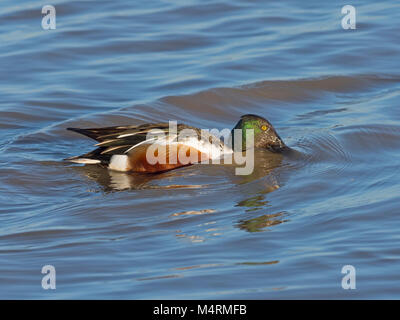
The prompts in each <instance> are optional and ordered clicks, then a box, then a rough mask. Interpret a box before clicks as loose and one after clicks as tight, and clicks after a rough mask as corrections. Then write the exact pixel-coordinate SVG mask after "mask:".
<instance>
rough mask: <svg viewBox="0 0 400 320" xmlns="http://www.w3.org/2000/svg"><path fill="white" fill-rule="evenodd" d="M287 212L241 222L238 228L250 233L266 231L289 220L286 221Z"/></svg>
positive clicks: (264, 215)
mask: <svg viewBox="0 0 400 320" xmlns="http://www.w3.org/2000/svg"><path fill="white" fill-rule="evenodd" d="M285 214H286V212H278V213H273V214H263V215H261V216H259V217H256V218H251V219H248V220H241V221H239V223H238V224H237V226H238V228H239V229H241V230H245V231H248V232H260V231H265V230H266V228H269V227H272V226H275V225H277V224H281V223H282V222H286V221H288V220H285V219H284V216H285Z"/></svg>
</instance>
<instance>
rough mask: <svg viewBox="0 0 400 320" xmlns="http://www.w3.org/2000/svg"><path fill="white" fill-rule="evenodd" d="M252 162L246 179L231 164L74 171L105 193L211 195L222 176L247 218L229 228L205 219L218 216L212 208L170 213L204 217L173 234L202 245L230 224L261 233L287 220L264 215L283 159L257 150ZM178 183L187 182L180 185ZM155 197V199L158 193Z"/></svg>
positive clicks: (280, 214) (279, 214) (177, 216)
mask: <svg viewBox="0 0 400 320" xmlns="http://www.w3.org/2000/svg"><path fill="white" fill-rule="evenodd" d="M255 159H256V162H255V167H254V170H253V172H252V174H250V175H246V176H236V175H235V174H234V172H235V166H234V165H231V166H227V165H209V166H208V168H203V167H202V165H201V164H200V165H198V166H197V167H196V166H192V167H186V168H181V169H178V170H172V171H168V172H164V173H159V174H140V173H124V172H116V171H111V170H107V169H105V168H101V167H97V166H85V167H75V168H76V169H77V170H78V171H80V172H81V173H82V174H84V175H85V176H86V177H87V178H89V179H90V180H93V181H96V183H97V184H98V185H99V186H100V187H101V188H102V190H103V191H105V192H112V191H113V192H115V191H123V190H140V189H154V190H155V191H156V189H179V188H198V189H200V188H204V190H206V192H210V189H212V188H213V185H212V183H211V182H215V181H214V180H215V179H218V177H221V180H222V181H223V183H224V185H223V187H222V188H223V190H225V191H223V192H225V193H224V196H230V193H231V191H230V189H227V188H226V184H227V183H228V184H231V185H233V186H236V187H237V190H238V191H237V192H236V194H234V197H235V198H236V199H237V195H238V194H239V195H240V194H242V197H241V199H240V200H235V201H236V204H234V207H237V208H243V209H242V210H243V213H244V214H245V215H246V218H240V219H239V220H237V219H236V221H230V222H229V225H226V224H224V223H223V222H221V220H220V219H219V218H217V219H213V218H209V217H208V216H209V215H210V214H211V215H213V216H215V215H218V211H219V210H218V209H214V208H213V207H211V208H209V207H207V208H199V206H198V205H199V203H197V207H196V208H187V207H186V208H180V209H181V210H179V209H178V210H177V212H176V213H174V214H170V219H185V218H187V217H189V218H190V217H194V216H199V215H201V216H203V215H204V218H203V219H200V221H201V223H197V224H196V226H190V224H189V225H183V226H180V228H181V229H179V230H177V231H176V237H177V238H180V239H182V238H185V239H189V240H190V241H191V242H203V241H205V240H206V239H209V238H212V237H219V236H223V235H224V233H225V232H226V230H228V229H231V228H232V225H233V226H234V227H236V228H238V229H240V230H243V231H247V232H260V231H265V230H269V229H270V228H271V227H272V226H275V225H278V224H280V223H282V222H285V221H287V220H285V215H286V214H285V212H277V213H266V211H267V210H270V205H269V202H268V200H267V195H268V194H269V193H271V192H273V191H275V190H277V189H278V188H280V181H279V180H280V178H279V170H277V169H279V168H281V167H282V162H283V156H282V155H281V154H271V153H270V152H263V151H258V152H257V154H256V156H255ZM216 177H217V178H216ZM179 182H180V183H182V182H189V183H188V184H183V183H182V184H179ZM199 182H201V183H199ZM190 183H193V184H190ZM196 183H199V184H196ZM208 183H210V184H208ZM216 185H217V184H216ZM219 186H220V185H218V187H219ZM228 190H229V191H228ZM211 191H212V190H211ZM176 192H178V191H176ZM226 192H229V193H226ZM195 194H196V193H194V195H195ZM154 196H155V197H157V193H155V194H154ZM177 196H179V194H177ZM200 205H201V204H200ZM177 208H179V205H177ZM182 209H184V211H182ZM210 219H211V220H212V221H211V220H210ZM189 220H191V219H189ZM193 220H195V219H193Z"/></svg>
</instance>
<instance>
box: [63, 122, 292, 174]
mask: <svg viewBox="0 0 400 320" xmlns="http://www.w3.org/2000/svg"><path fill="white" fill-rule="evenodd" d="M67 129H68V130H72V131H75V132H78V133H81V134H83V135H85V136H88V137H90V138H92V139H94V140H96V141H98V142H99V143H98V144H96V146H97V147H98V148H97V149H95V150H93V151H91V152H89V153H86V154H83V155H81V156H77V157H72V158H68V159H65V160H67V161H71V162H75V163H83V164H101V165H103V166H106V167H108V168H109V169H112V170H117V171H133V172H149V173H155V172H162V171H167V170H171V169H175V168H179V167H182V166H186V165H191V164H194V163H198V162H201V161H204V160H213V159H216V158H220V157H223V156H224V155H227V154H232V153H233V150H232V148H230V147H228V146H227V145H226V144H224V142H223V141H221V140H220V139H219V138H217V137H216V136H215V135H212V134H210V133H208V132H205V131H203V130H200V129H198V128H194V127H191V126H187V125H184V124H178V125H177V126H176V127H175V128H174V129H173V130H171V126H170V124H169V123H146V124H142V125H137V126H116V127H106V128H93V129H78V128H67ZM235 129H241V130H242V131H241V134H242V144H241V148H240V147H239V148H240V149H241V151H242V150H246V149H249V148H251V147H253V146H254V147H256V148H265V149H268V150H270V151H272V152H281V151H283V150H285V149H286V148H287V147H286V146H285V144H284V143H283V141H282V139H281V138H280V137H279V135H278V134H277V133H276V131H275V129H274V127H273V126H272V124H271V123H270V122H269V121H268V120H266V119H264V118H262V117H260V116H256V115H252V114H246V115H243V116H242V117H241V118H240V120H239V121H238V123H237V124H236V126H235V127H234V128H233V129H232V140H234V139H233V138H234V137H235V135H234V130H235ZM246 129H253V130H254V145H253V146H249V145H247V146H246V132H247V131H246ZM185 131H190V132H191V134H186V133H185V134H184V135H183V136H182V134H183V133H184V132H185ZM193 133H194V134H193ZM148 134H151V136H150V138H149V135H148ZM182 137H183V138H182ZM233 142H234V141H232V145H234V143H233ZM152 146H153V147H152ZM154 146H156V149H154ZM163 147H164V148H163ZM149 148H153V150H152V154H154V156H155V157H160V156H164V159H166V161H165V162H161V161H158V162H157V161H156V162H155V161H152V160H149V158H148V157H147V156H148V151H149V150H150V149H149ZM161 153H163V154H161ZM182 154H183V155H184V156H188V155H189V154H190V157H189V159H187V157H186V158H185V157H183V158H185V159H186V161H182V157H180V155H182ZM193 155H194V157H193ZM174 159H175V161H174Z"/></svg>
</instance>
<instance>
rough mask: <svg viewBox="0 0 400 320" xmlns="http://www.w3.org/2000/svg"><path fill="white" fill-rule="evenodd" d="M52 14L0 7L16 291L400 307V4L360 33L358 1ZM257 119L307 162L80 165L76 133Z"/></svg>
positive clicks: (8, 243) (2, 174)
mask: <svg viewBox="0 0 400 320" xmlns="http://www.w3.org/2000/svg"><path fill="white" fill-rule="evenodd" d="M46 4H49V3H47V2H45V1H18V3H17V4H16V3H15V2H13V1H2V3H1V4H0V19H1V21H2V23H1V30H0V41H1V46H0V70H1V73H0V96H1V100H0V130H1V131H0V132H1V134H0V151H1V153H0V163H1V167H0V203H1V207H0V298H3V299H4V298H24V299H32V298H40V299H41V298H46V299H47V298H48V299H55V298H113V299H114V298H115V299H116V298H119V299H171V298H174V299H175V298H176V299H191V298H196V299H225V298H228V299H229V298H235V299H240V298H254V299H266V298H268V299H275V298H295V299H296V298H314V299H319V298H329V299H332V298H335V299H347V298H379V299H381V298H399V297H400V289H399V288H400V276H399V268H398V266H399V259H400V249H399V240H400V236H399V233H398V230H399V229H400V219H399V207H400V198H399V196H398V195H399V193H400V184H399V181H400V170H399V161H400V139H399V138H400V125H399V120H400V111H399V110H400V109H399V104H400V74H399V70H400V68H399V67H400V62H399V61H400V59H399V53H400V44H399V41H398V35H399V31H400V23H399V21H400V5H399V4H398V3H396V2H390V1H380V2H376V1H370V0H367V1H363V2H362V3H360V4H357V5H356V9H357V29H356V30H343V29H342V27H341V19H342V17H343V16H342V15H341V8H342V6H343V5H346V4H348V3H346V2H342V1H330V2H328V3H324V2H320V1H307V3H300V2H298V1H280V2H276V1H275V2H266V1H233V2H232V1H225V0H222V1H162V0H155V1H135V2H132V1H115V2H110V1H65V0H54V1H52V3H51V4H52V5H54V6H55V7H56V10H57V29H56V30H47V31H45V30H42V28H41V18H42V15H41V8H42V6H43V5H46ZM245 113H255V114H259V115H261V116H264V117H267V118H268V119H269V120H270V121H271V122H272V123H273V124H274V126H275V127H276V129H277V131H278V132H279V134H280V136H281V137H282V138H283V140H284V141H285V142H286V143H287V144H288V145H289V146H290V147H291V148H293V149H294V150H296V151H297V152H298V153H297V155H295V156H284V157H282V156H281V155H271V154H269V153H268V152H263V151H259V152H257V161H256V168H255V170H254V172H253V173H252V174H251V175H249V176H237V175H235V172H234V168H233V167H232V166H222V165H221V166H217V165H209V166H206V165H196V166H191V167H186V168H181V169H178V170H175V171H170V172H167V173H163V174H160V175H156V176H148V175H139V174H124V173H117V172H111V171H107V170H106V169H103V168H99V167H96V166H79V165H74V164H69V163H65V162H63V161H62V159H63V158H66V157H69V156H73V155H77V154H81V153H83V152H86V151H89V150H90V148H92V144H93V141H91V140H90V139H87V138H85V137H83V136H79V135H77V134H75V133H72V132H68V131H66V130H65V128H67V127H96V126H110V125H120V124H140V123H144V122H156V121H168V120H178V121H180V122H184V123H187V124H189V125H193V126H198V127H201V128H209V129H212V128H218V129H223V128H231V127H233V126H234V124H235V123H236V121H237V120H238V118H239V117H240V115H242V114H245ZM47 264H50V265H53V266H54V267H55V268H56V272H57V273H56V274H57V278H56V279H57V289H56V290H43V289H42V287H41V280H42V276H43V275H42V274H41V268H42V267H43V266H44V265H47ZM349 264H350V265H353V266H354V267H355V268H356V271H357V278H356V279H357V280H356V281H357V282H356V283H357V289H356V290H343V289H342V286H341V280H342V277H343V276H344V275H343V274H341V269H342V267H343V266H344V265H349Z"/></svg>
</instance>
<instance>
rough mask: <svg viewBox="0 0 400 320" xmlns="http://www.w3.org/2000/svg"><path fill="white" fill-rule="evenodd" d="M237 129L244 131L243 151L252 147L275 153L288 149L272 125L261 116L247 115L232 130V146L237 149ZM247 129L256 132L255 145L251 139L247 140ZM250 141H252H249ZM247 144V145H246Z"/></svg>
mask: <svg viewBox="0 0 400 320" xmlns="http://www.w3.org/2000/svg"><path fill="white" fill-rule="evenodd" d="M235 129H241V130H242V150H243V151H244V150H246V149H250V148H252V147H256V148H264V149H268V150H270V151H273V152H280V151H282V150H283V149H285V148H287V147H286V145H285V144H284V143H283V141H282V139H281V138H280V137H279V135H278V134H277V133H276V131H275V129H274V127H273V126H272V124H271V123H270V122H269V121H268V120H267V119H264V118H262V117H260V116H256V115H254V114H246V115H244V116H241V117H240V120H239V122H238V123H237V124H236V126H235V127H234V128H233V129H232V146H233V147H235V144H234V142H235V133H234V132H235ZM246 129H252V130H253V132H254V144H253V143H252V141H251V139H250V137H248V138H249V139H246V136H247V135H246V132H247V131H246ZM247 140H250V141H247ZM246 142H247V143H246Z"/></svg>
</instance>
